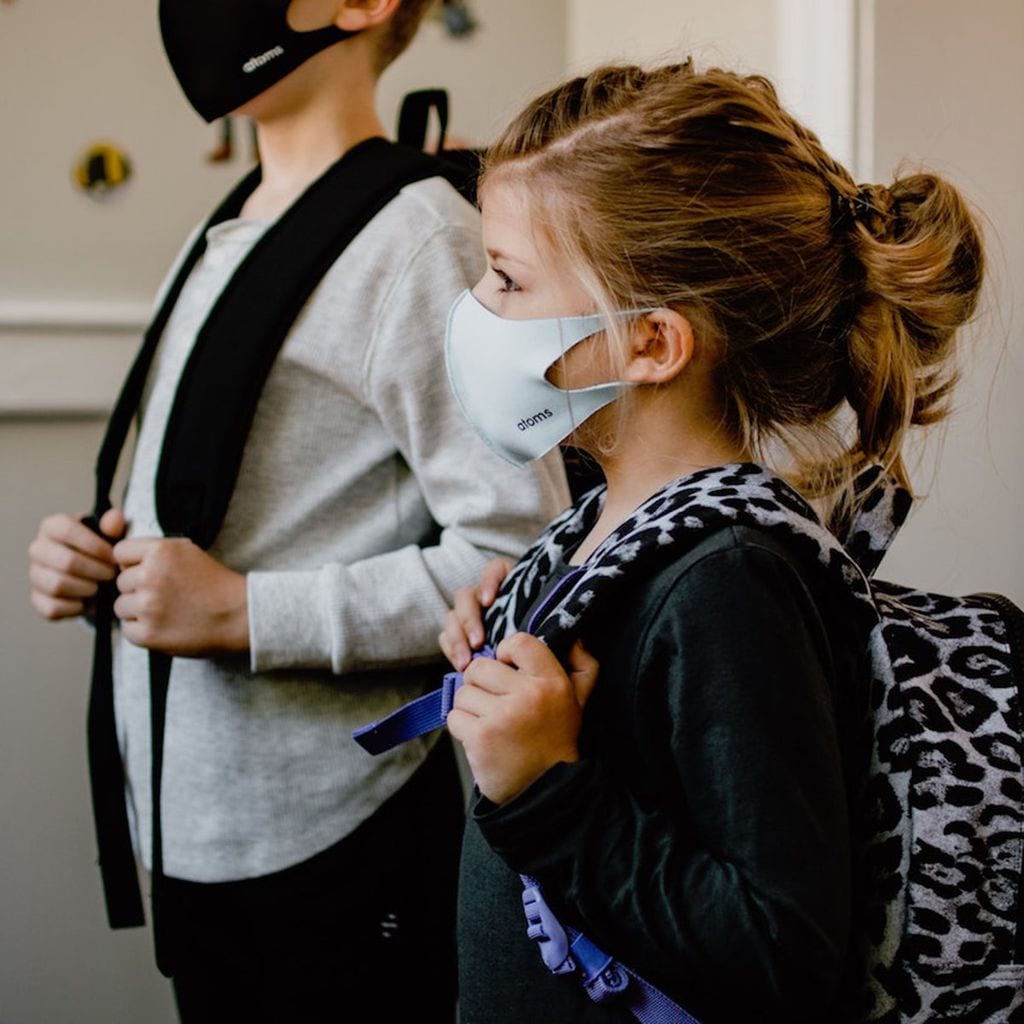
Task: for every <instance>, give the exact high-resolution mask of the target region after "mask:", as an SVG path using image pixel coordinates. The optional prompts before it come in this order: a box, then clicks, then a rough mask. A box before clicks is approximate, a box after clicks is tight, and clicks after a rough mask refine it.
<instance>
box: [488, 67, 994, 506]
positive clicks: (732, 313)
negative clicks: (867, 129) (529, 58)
mask: <svg viewBox="0 0 1024 1024" xmlns="http://www.w3.org/2000/svg"><path fill="white" fill-rule="evenodd" d="M506 176H510V177H511V178H512V179H513V180H514V181H515V183H516V184H517V185H519V186H521V187H522V188H524V189H525V190H526V195H527V198H528V202H529V204H530V208H531V212H532V214H534V215H535V216H534V220H535V222H536V223H538V224H540V225H541V226H542V229H543V230H544V231H545V232H546V234H547V235H548V236H549V237H550V239H551V240H552V241H553V242H554V244H555V246H556V248H557V250H558V251H559V252H560V253H561V255H563V256H564V257H565V258H567V259H568V261H569V262H570V265H573V266H575V267H577V268H580V279H581V281H582V283H583V284H584V286H585V287H586V288H587V289H588V291H589V292H590V293H591V295H592V297H593V298H594V300H595V302H596V303H597V305H598V308H600V309H602V310H605V311H607V310H610V309H644V308H651V307H659V306H660V307H669V308H673V309H677V310H679V311H680V312H681V313H683V314H684V315H686V316H687V317H688V319H689V320H690V322H691V324H693V326H694V330H695V333H696V335H697V337H698V342H699V343H704V344H707V345H710V346H712V347H713V351H715V352H716V353H717V356H716V358H717V366H716V375H717V382H718V384H719V386H720V393H721V396H722V401H723V406H724V410H725V412H724V417H725V422H724V427H725V429H726V430H728V431H729V433H730V436H731V437H732V438H733V439H735V440H736V441H737V442H738V443H740V444H741V445H742V446H743V447H744V448H745V449H747V450H750V451H751V452H753V453H754V455H755V457H756V458H758V459H759V460H761V461H763V462H766V463H768V464H771V463H772V461H773V459H772V458H771V456H770V454H769V451H770V450H772V449H775V448H777V447H778V446H779V444H780V443H781V445H782V447H783V449H784V450H785V452H786V454H787V465H786V466H785V467H782V466H776V468H778V469H781V470H782V471H783V472H784V473H786V475H788V476H789V478H790V479H791V480H793V482H794V483H795V484H796V485H797V486H798V487H800V488H801V489H802V490H803V491H804V492H805V493H806V494H807V495H808V496H809V497H812V498H823V499H826V500H828V499H831V500H832V501H833V502H838V503H839V504H841V503H842V501H841V499H842V496H843V495H844V494H848V493H849V486H850V481H851V480H852V477H853V475H854V474H855V473H856V471H857V470H859V469H860V468H862V467H863V466H864V465H865V464H867V463H869V462H879V463H882V464H883V465H885V466H886V467H887V468H888V469H889V471H890V473H891V474H892V475H894V476H895V477H896V478H897V479H899V480H900V481H901V482H902V483H904V484H907V483H908V481H907V474H906V469H905V466H904V463H903V459H902V455H901V450H902V446H903V442H904V439H905V436H906V433H907V431H908V429H909V428H910V427H911V426H914V425H922V424H930V423H934V422H936V421H938V420H939V419H941V418H942V417H943V416H944V415H945V414H946V413H947V411H948V398H949V393H950V389H951V388H952V386H953V383H954V382H955V380H956V368H955V365H954V362H953V358H952V356H953V342H954V337H955V334H956V330H957V328H958V327H959V326H961V325H962V324H963V323H964V322H965V321H966V320H967V319H969V318H970V317H971V315H972V314H973V312H974V310H975V307H976V304H977V299H978V292H979V288H980V285H981V280H982V272H983V252H982V243H981V238H980V234H979V231H978V228H977V226H976V223H975V220H974V218H973V216H972V214H971V212H970V210H969V209H968V207H967V204H966V203H965V201H964V200H963V198H962V197H961V196H960V194H959V193H958V192H957V190H956V189H955V188H953V187H952V186H951V185H950V184H949V183H947V182H946V181H944V180H943V179H941V178H939V177H937V176H935V175H933V174H927V173H921V174H912V175H910V176H908V177H904V178H900V179H898V180H897V181H895V182H894V183H893V184H892V185H891V186H889V187H885V186H881V185H871V186H858V185H857V184H856V183H855V182H854V180H853V178H852V177H851V176H850V174H849V172H848V171H846V169H845V168H843V167H842V166H841V165H840V164H839V163H837V162H836V161H835V160H833V159H832V158H831V157H830V156H829V155H828V154H827V153H826V152H825V150H824V149H823V147H822V146H821V143H820V142H819V141H818V139H817V137H816V136H815V135H814V134H813V133H812V132H810V131H809V130H808V129H807V128H805V127H804V126H802V125H801V124H800V123H799V122H797V121H796V120H795V119H794V118H793V117H792V116H790V115H789V114H788V113H787V112H786V111H785V110H783V109H782V107H781V106H780V104H779V101H778V97H777V95H776V93H775V90H774V88H773V86H772V85H771V83H770V82H769V81H768V80H767V79H765V78H763V77H761V76H758V75H752V76H741V75H738V74H734V73H731V72H728V71H723V70H719V69H712V70H708V71H706V72H703V73H698V72H697V71H695V70H694V68H693V66H692V63H691V62H690V61H687V62H686V63H685V64H678V65H671V66H666V67H660V68H657V69H654V70H650V71H645V70H643V69H641V68H639V67H633V66H610V67H603V68H599V69H598V70H596V71H594V72H593V73H591V74H590V75H587V76H585V77H579V78H575V79H573V80H571V81H569V82H566V83H564V84H563V85H560V86H558V87H557V88H554V89H552V90H550V91H549V92H547V93H546V94H544V95H543V96H540V97H539V98H538V99H536V100H534V101H533V102H532V103H531V104H529V106H528V107H527V108H526V109H525V110H524V111H523V112H522V113H521V114H520V115H519V116H518V117H517V118H516V119H515V120H514V121H513V122H512V123H511V124H510V125H509V126H508V128H507V129H506V130H505V131H504V132H503V133H502V135H501V137H500V138H499V139H498V140H497V142H496V143H495V144H494V145H493V147H492V148H491V149H490V150H489V152H488V155H487V160H486V167H485V171H484V177H483V179H482V183H481V189H482V190H486V188H487V185H488V182H490V181H493V180H496V179H498V178H501V179H502V180H505V178H506ZM843 410H847V411H848V410H852V412H853V414H854V416H855V419H856V427H855V428H854V429H853V430H852V432H851V431H846V432H844V431H842V430H841V429H839V428H838V426H837V423H838V421H839V420H841V419H842V416H841V413H842V411H843ZM847 418H848V419H849V418H851V417H849V416H848V417H847ZM851 433H852V436H851Z"/></svg>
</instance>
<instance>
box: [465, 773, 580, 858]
mask: <svg viewBox="0 0 1024 1024" xmlns="http://www.w3.org/2000/svg"><path fill="white" fill-rule="evenodd" d="M599 774H600V768H599V766H598V764H597V762H596V761H593V760H586V759H585V760H582V761H575V762H573V763H571V764H570V763H568V762H565V761H561V762H559V763H558V764H556V765H552V767H551V768H549V769H548V770H547V771H546V772H545V773H544V774H543V775H542V776H541V777H540V778H539V779H537V780H536V781H535V782H533V783H532V784H531V785H529V786H528V787H527V788H526V789H525V790H523V792H522V793H520V794H519V795H518V796H516V797H514V798H513V799H512V800H509V802H508V803H505V804H500V805H499V804H494V803H491V801H490V800H488V799H487V798H486V797H485V796H480V797H479V798H478V799H477V800H476V802H475V803H474V804H473V807H472V815H473V820H474V821H475V822H476V824H477V825H478V826H479V827H480V831H481V832H482V833H483V836H484V838H485V839H486V840H487V842H488V844H489V845H490V846H491V848H492V849H493V850H494V852H495V853H497V854H498V856H500V857H501V858H502V859H503V860H504V861H505V862H506V863H507V864H508V865H509V867H511V868H512V869H513V870H514V871H518V872H520V873H522V874H526V875H542V874H545V873H547V872H550V871H552V870H557V868H558V866H560V864H561V862H562V860H563V858H564V854H565V850H566V848H567V847H570V848H571V847H572V845H573V841H574V840H573V837H574V836H575V835H576V833H577V832H578V831H579V830H580V827H581V824H582V821H581V815H580V808H581V807H589V806H591V802H592V801H596V800H597V794H598V790H599V788H600V781H599Z"/></svg>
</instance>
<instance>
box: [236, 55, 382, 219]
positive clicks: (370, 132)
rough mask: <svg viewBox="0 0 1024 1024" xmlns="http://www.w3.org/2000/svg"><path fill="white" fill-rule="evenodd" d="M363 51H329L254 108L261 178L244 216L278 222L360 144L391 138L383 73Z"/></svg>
mask: <svg viewBox="0 0 1024 1024" xmlns="http://www.w3.org/2000/svg"><path fill="white" fill-rule="evenodd" d="M332 49H333V50H339V51H343V50H344V47H343V46H339V47H334V48H332ZM353 49H354V48H353ZM358 56H359V55H358V54H355V53H350V52H349V53H344V52H343V53H341V54H338V53H332V51H331V50H326V51H324V52H323V53H322V54H319V55H317V56H316V57H313V58H312V59H311V60H310V61H308V62H307V65H305V66H303V67H302V68H300V69H299V70H298V72H295V73H294V75H293V77H294V78H296V79H297V80H294V81H292V82H287V80H285V82H281V83H278V86H276V87H274V88H272V89H270V90H267V92H266V93H264V94H263V96H262V97H258V98H257V100H256V101H253V103H252V104H250V105H249V106H250V114H251V116H252V117H253V119H254V121H255V124H256V133H257V138H258V140H259V148H260V164H261V167H262V180H261V182H260V185H259V187H258V188H257V189H256V190H255V192H253V194H252V195H251V196H250V197H249V199H248V201H247V202H246V204H245V206H244V207H243V209H242V214H241V215H242V217H244V218H248V219H254V220H274V219H276V218H277V217H278V216H280V215H281V214H282V213H283V212H284V211H285V210H286V209H287V208H288V207H289V206H291V204H292V203H293V202H295V200H296V199H298V197H299V196H300V195H301V194H302V193H303V192H304V191H305V190H306V189H307V188H308V187H309V186H310V185H311V184H312V183H313V182H314V181H316V179H317V178H319V177H320V176H321V175H322V174H323V173H324V171H326V170H327V169H328V168H329V167H330V166H331V165H332V164H334V163H335V162H336V161H337V160H339V159H340V158H341V157H342V156H343V155H344V154H345V153H346V152H347V151H348V150H350V149H351V148H352V147H353V146H355V145H357V144H358V143H360V142H363V141H364V140H365V139H368V138H372V137H374V136H381V135H386V132H385V130H384V126H383V125H382V124H381V121H380V118H379V117H378V116H377V111H376V108H375V89H376V75H375V74H374V73H373V72H372V70H371V69H370V67H369V65H368V64H366V65H365V66H364V62H363V61H361V60H359V59H358ZM344 57H348V58H349V59H348V60H344V59H339V58H344ZM286 82H287V85H288V88H286V89H282V88H280V86H284V85H285V84H286Z"/></svg>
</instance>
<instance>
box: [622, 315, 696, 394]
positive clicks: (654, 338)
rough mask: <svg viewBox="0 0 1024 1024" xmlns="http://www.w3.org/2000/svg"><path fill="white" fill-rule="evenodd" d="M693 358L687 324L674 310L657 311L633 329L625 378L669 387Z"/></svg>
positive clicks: (692, 346) (646, 316)
mask: <svg viewBox="0 0 1024 1024" xmlns="http://www.w3.org/2000/svg"><path fill="white" fill-rule="evenodd" d="M693 356H694V337H693V327H692V326H691V324H690V321H689V320H687V318H686V317H685V316H683V315H682V313H677V312H676V311H675V310H674V309H656V310H654V311H653V312H652V313H648V314H646V315H645V316H644V317H642V318H641V319H640V320H638V321H637V322H636V323H635V324H634V326H633V331H632V333H631V335H630V346H629V362H628V364H627V366H626V371H625V375H624V379H625V380H628V381H631V382H633V383H635V384H668V383H669V382H670V381H673V380H675V379H676V377H678V376H679V374H681V373H682V372H683V371H684V370H685V369H686V367H687V366H689V364H690V362H691V360H692V359H693Z"/></svg>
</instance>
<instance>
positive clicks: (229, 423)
mask: <svg viewBox="0 0 1024 1024" xmlns="http://www.w3.org/2000/svg"><path fill="white" fill-rule="evenodd" d="M439 173H440V171H439V169H438V165H437V162H436V161H435V160H434V159H433V158H432V157H430V156H428V155H427V154H425V153H420V152H418V151H416V150H412V149H408V148H407V147H404V146H397V145H395V144H394V143H390V142H388V141H386V140H385V139H380V138H374V139H369V140H367V141H366V142H363V143H360V144H359V145H358V146H356V147H354V148H353V149H351V150H349V152H348V153H346V154H345V156H343V157H342V158H341V160H339V161H338V162H337V163H336V164H335V165H334V166H333V167H332V168H331V169H330V170H328V171H327V172H326V173H325V174H324V175H323V176H322V177H321V178H319V179H318V180H317V181H316V182H315V183H314V184H313V185H311V186H310V188H309V189H308V190H307V191H306V193H305V194H304V195H303V196H302V197H301V199H299V200H298V201H297V202H296V203H295V204H294V205H293V206H292V207H290V208H289V209H288V210H287V211H286V212H285V213H284V214H283V215H282V216H281V218H280V219H279V220H278V221H277V222H276V223H275V224H274V225H272V226H271V227H270V228H269V229H268V230H267V231H266V233H265V234H264V235H263V236H262V237H261V238H260V239H259V241H258V242H257V243H256V244H255V246H254V247H253V249H252V251H251V252H250V254H249V255H248V257H247V258H246V259H245V260H244V261H243V262H242V264H241V265H240V266H239V268H238V269H237V270H236V271H235V274H234V276H233V277H232V278H231V280H230V282H229V283H228V285H227V287H226V288H225V289H224V292H223V294H222V295H221V297H220V299H219V300H218V301H217V303H216V304H215V305H214V307H213V309H212V310H211V311H210V314H209V316H208V317H207V319H206V322H205V323H204V324H203V327H202V329H201V330H200V332H199V337H198V339H197V341H196V344H195V347H194V348H193V350H192V355H191V357H190V358H189V360H188V362H187V363H186V365H185V369H184V371H183V372H182V375H181V380H180V382H179V384H178V391H177V394H176V396H175V399H174V405H173V407H172V409H171V413H170V417H169V419H168V422H167V431H166V434H165V435H164V444H163V451H162V453H161V456H160V465H159V468H158V470H157V479H156V508H157V515H158V516H159V519H160V525H161V526H162V527H163V529H164V532H165V533H167V534H168V535H171V534H178V535H183V536H187V537H190V538H191V539H192V540H193V541H195V543H196V544H198V545H199V546H200V547H203V548H206V547H209V545H210V544H211V543H212V542H213V539H214V537H216V535H217V532H218V531H219V530H220V525H221V523H222V522H223V520H224V514H225V512H226V511H227V506H228V502H229V500H230V498H231V494H232V492H233V491H234V488H235V481H236V479H237V477H238V469H239V465H240V463H241V459H242V450H243V448H244V446H245V441H246V438H247V437H248V436H249V429H250V427H251V426H252V419H253V416H254V415H255V413H256V406H257V403H258V402H259V397H260V394H261V393H262V391H263V385H264V383H265V382H266V379H267V375H268V374H269V373H270V369H271V367H272V365H273V363H274V360H275V359H276V358H277V354H278V352H279V350H280V348H281V345H282V344H283V343H284V339H285V338H286V337H287V335H288V332H289V330H290V329H291V326H292V324H293V323H294V322H295V320H296V318H297V317H298V315H299V312H300V311H301V310H302V307H303V306H304V305H305V304H306V301H307V300H308V299H309V296H310V295H311V294H312V292H313V290H314V289H315V288H316V287H317V285H319V283H320V281H321V280H322V279H323V277H324V275H325V274H326V273H327V271H328V270H329V269H330V267H331V265H332V264H333V263H334V262H335V261H336V260H337V258H338V256H339V255H340V253H341V252H342V251H343V250H344V249H345V247H346V246H347V245H348V244H349V242H351V241H352V239H353V238H355V236H356V235H357V234H359V232H360V231H362V229H363V228H364V227H365V226H366V225H367V224H368V223H369V222H370V220H371V219H372V218H373V217H374V216H375V215H376V214H377V213H378V212H379V211H380V210H382V209H383V208H384V207H385V206H386V205H387V204H388V203H389V202H390V201H391V200H392V199H393V198H394V197H395V195H396V194H397V193H398V192H399V191H400V190H401V189H402V187H403V186H405V185H407V184H409V183H410V182H413V181H418V180H420V179H422V178H427V177H431V176H434V175H436V174H439ZM411 243H412V240H411V239H410V244H411ZM239 338H244V339H245V345H244V346H239V344H238V339H239ZM240 348H241V349H242V350H244V364H243V365H241V366H240V365H239V359H240V354H239V353H240ZM210 438H217V444H215V445H213V444H210Z"/></svg>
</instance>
